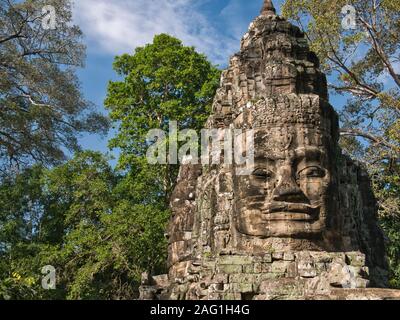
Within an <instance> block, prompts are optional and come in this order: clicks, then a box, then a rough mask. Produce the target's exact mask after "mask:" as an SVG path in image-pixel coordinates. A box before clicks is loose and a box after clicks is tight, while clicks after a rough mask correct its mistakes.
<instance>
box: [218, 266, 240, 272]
mask: <svg viewBox="0 0 400 320" xmlns="http://www.w3.org/2000/svg"><path fill="white" fill-rule="evenodd" d="M217 270H218V272H219V273H228V274H232V273H242V271H243V268H242V266H241V265H238V264H221V265H219V266H217Z"/></svg>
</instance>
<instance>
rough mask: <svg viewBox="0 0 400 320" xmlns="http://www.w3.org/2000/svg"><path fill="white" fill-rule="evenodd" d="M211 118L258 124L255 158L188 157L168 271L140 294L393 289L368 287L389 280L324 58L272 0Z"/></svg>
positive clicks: (346, 293) (377, 293)
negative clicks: (346, 150) (344, 147)
mask: <svg viewBox="0 0 400 320" xmlns="http://www.w3.org/2000/svg"><path fill="white" fill-rule="evenodd" d="M206 128H210V129H212V128H219V129H220V128H224V129H231V130H234V129H241V130H243V131H248V130H252V132H253V135H254V165H253V167H252V170H250V171H248V173H247V174H239V172H242V171H241V170H242V169H246V168H243V166H245V165H237V164H233V165H232V164H224V161H222V163H221V164H218V165H200V164H199V165H182V167H181V170H180V175H179V180H178V184H177V187H176V189H175V191H174V194H173V196H172V199H171V208H172V212H173V215H172V218H171V222H170V225H169V230H168V239H169V252H168V253H169V258H168V265H169V274H168V275H163V276H151V277H144V278H143V284H142V287H141V298H142V299H190V300H192V299H195V300H197V299H212V300H214V299H319V298H329V299H335V298H343V297H345V298H348V297H352V298H357V297H360V298H361V297H362V298H364V297H370V298H374V297H378V298H382V297H386V296H389V297H390V296H392V295H394V294H395V293H394V292H392V291H390V290H383V291H384V293H382V290H379V289H366V288H367V287H371V286H376V287H385V286H386V281H387V266H386V263H385V257H384V240H383V234H382V232H381V230H380V229H379V227H378V225H377V221H376V212H377V205H376V201H375V199H374V195H373V193H372V190H371V187H370V182H369V178H368V175H367V173H366V172H365V170H364V169H363V168H361V167H360V166H359V165H358V164H357V163H355V162H354V161H352V160H351V159H349V158H348V157H346V156H344V155H343V154H342V153H341V150H340V148H339V145H338V139H339V129H338V116H337V114H336V112H335V111H334V109H333V108H332V106H331V105H330V104H329V101H328V91H327V81H326V77H325V75H324V74H323V73H322V72H321V71H320V69H319V61H318V58H317V57H316V55H315V54H314V53H313V52H311V51H310V50H309V47H308V44H307V41H306V39H305V37H304V34H303V33H302V32H301V31H300V29H299V28H298V27H296V26H294V25H292V24H290V23H289V22H288V21H286V20H285V19H283V18H281V17H279V16H278V15H276V10H275V8H274V6H273V4H272V2H271V1H265V2H264V5H263V8H262V10H261V14H260V15H259V16H258V17H257V18H256V19H255V20H254V21H253V22H252V23H251V25H250V27H249V31H248V32H247V33H246V34H245V35H244V37H243V39H242V42H241V49H240V52H239V53H237V54H235V55H234V56H233V57H232V58H231V60H230V64H229V67H228V69H227V70H225V71H224V72H223V74H222V78H221V85H220V88H219V89H218V91H217V94H216V96H215V100H214V103H213V110H212V115H211V116H210V118H209V119H208V121H207V124H206ZM243 150H245V149H243ZM244 153H246V151H244Z"/></svg>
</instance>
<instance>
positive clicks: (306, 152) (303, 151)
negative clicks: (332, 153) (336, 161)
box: [295, 147, 325, 160]
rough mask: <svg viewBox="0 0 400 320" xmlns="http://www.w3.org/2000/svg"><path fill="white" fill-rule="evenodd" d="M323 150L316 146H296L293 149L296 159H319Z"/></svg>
mask: <svg viewBox="0 0 400 320" xmlns="http://www.w3.org/2000/svg"><path fill="white" fill-rule="evenodd" d="M324 154H325V152H324V151H323V150H321V149H320V148H317V147H305V148H297V149H296V150H295V157H296V158H297V159H303V158H308V159H310V158H311V159H314V160H317V159H320V158H321V156H323V155H324Z"/></svg>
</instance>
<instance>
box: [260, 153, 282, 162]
mask: <svg viewBox="0 0 400 320" xmlns="http://www.w3.org/2000/svg"><path fill="white" fill-rule="evenodd" d="M284 159H285V155H284V154H278V153H274V154H268V153H265V152H264V153H263V152H260V153H256V154H255V160H258V161H276V160H284Z"/></svg>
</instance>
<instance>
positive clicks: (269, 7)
mask: <svg viewBox="0 0 400 320" xmlns="http://www.w3.org/2000/svg"><path fill="white" fill-rule="evenodd" d="M261 14H262V15H270V14H276V10H275V7H274V4H273V3H272V0H264V5H263V7H262V9H261Z"/></svg>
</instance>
